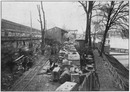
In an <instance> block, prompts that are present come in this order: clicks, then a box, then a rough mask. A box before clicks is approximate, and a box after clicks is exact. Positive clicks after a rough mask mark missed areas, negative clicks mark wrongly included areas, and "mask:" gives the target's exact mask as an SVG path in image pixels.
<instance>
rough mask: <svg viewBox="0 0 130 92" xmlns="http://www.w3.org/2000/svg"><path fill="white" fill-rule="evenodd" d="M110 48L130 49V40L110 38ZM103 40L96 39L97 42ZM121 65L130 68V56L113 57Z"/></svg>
mask: <svg viewBox="0 0 130 92" xmlns="http://www.w3.org/2000/svg"><path fill="white" fill-rule="evenodd" d="M109 39H110V43H109V44H110V48H120V49H129V40H128V39H122V38H121V37H110V38H109ZM99 41H101V40H99V39H96V42H99ZM110 54H122V53H114V52H110ZM113 56H114V57H115V58H116V59H117V60H119V62H120V63H122V64H123V65H124V66H125V67H128V66H129V55H113Z"/></svg>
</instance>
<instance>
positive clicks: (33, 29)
mask: <svg viewBox="0 0 130 92" xmlns="http://www.w3.org/2000/svg"><path fill="white" fill-rule="evenodd" d="M1 22H2V23H8V24H11V25H15V26H18V27H19V28H20V27H22V28H25V29H28V30H30V28H31V27H29V26H25V25H23V24H19V23H16V22H12V21H9V20H6V19H1ZM1 27H2V26H1ZM6 27H7V26H6ZM32 31H37V32H40V30H39V29H35V28H32Z"/></svg>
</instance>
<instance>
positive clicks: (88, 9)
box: [79, 1, 95, 46]
mask: <svg viewBox="0 0 130 92" xmlns="http://www.w3.org/2000/svg"><path fill="white" fill-rule="evenodd" d="M79 3H80V4H81V5H82V7H83V9H84V11H85V13H86V18H87V20H86V34H85V43H89V46H91V18H92V10H93V8H94V3H95V1H79Z"/></svg>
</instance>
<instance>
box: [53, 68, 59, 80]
mask: <svg viewBox="0 0 130 92" xmlns="http://www.w3.org/2000/svg"><path fill="white" fill-rule="evenodd" d="M59 78H60V67H55V68H54V69H53V71H52V79H53V80H59Z"/></svg>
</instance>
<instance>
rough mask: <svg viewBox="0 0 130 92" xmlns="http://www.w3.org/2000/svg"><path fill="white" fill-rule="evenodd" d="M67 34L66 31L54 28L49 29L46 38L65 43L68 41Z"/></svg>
mask: <svg viewBox="0 0 130 92" xmlns="http://www.w3.org/2000/svg"><path fill="white" fill-rule="evenodd" d="M66 33H68V32H67V31H66V30H64V29H61V28H59V27H54V28H51V29H48V30H47V31H46V32H45V38H47V39H53V40H55V41H58V42H60V43H63V42H64V41H65V40H66V37H65V34H66Z"/></svg>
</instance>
